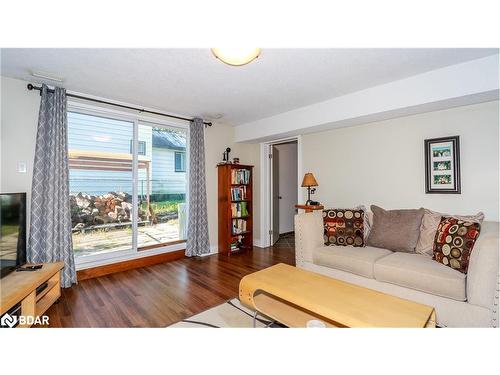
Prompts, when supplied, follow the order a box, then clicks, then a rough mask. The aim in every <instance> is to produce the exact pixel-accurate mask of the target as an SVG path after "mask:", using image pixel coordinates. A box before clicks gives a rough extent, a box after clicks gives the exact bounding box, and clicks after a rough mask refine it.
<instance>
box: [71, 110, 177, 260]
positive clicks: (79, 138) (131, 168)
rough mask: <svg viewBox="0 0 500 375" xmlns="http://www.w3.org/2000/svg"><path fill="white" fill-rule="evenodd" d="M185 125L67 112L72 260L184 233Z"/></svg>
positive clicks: (115, 254) (114, 254)
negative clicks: (73, 256)
mask: <svg viewBox="0 0 500 375" xmlns="http://www.w3.org/2000/svg"><path fill="white" fill-rule="evenodd" d="M186 142H187V133H186V129H183V128H176V127H169V126H165V125H160V124H157V123H149V122H139V120H138V119H133V118H130V119H127V118H126V117H118V116H109V117H108V116H101V115H97V114H94V113H86V112H77V111H74V112H68V146H69V147H68V148H69V150H68V153H69V168H70V196H69V199H70V205H71V220H72V228H73V229H72V230H73V249H74V253H75V257H76V259H77V264H78V263H79V262H80V263H81V262H85V261H86V260H89V259H92V260H99V259H106V258H117V259H119V258H120V256H121V255H123V256H124V257H127V256H128V257H130V255H133V254H134V253H137V251H141V250H151V249H158V248H164V247H165V248H166V247H168V246H169V245H172V244H176V243H179V242H182V241H184V240H185V239H186V186H187V184H186V174H187V171H186V165H187V163H186Z"/></svg>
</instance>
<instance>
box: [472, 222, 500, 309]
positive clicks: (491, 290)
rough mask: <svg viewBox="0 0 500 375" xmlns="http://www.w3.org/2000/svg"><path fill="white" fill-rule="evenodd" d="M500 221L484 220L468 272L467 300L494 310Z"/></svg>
mask: <svg viewBox="0 0 500 375" xmlns="http://www.w3.org/2000/svg"><path fill="white" fill-rule="evenodd" d="M498 227H499V223H498V222H483V224H482V226H481V234H480V235H479V238H478V240H477V242H476V244H475V245H474V248H473V249H472V253H471V257H470V260H469V269H468V272H467V300H468V302H469V303H471V304H473V305H478V306H483V307H486V308H488V309H491V310H494V304H495V298H496V293H497V289H498V277H499V275H498V273H499V271H498V269H499V265H498V262H499V255H498V253H499V241H500V238H499V230H498V229H499V228H498Z"/></svg>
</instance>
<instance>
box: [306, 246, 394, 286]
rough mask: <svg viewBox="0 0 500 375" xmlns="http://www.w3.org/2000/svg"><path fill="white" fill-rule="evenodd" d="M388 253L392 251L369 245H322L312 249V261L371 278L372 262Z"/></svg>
mask: <svg viewBox="0 0 500 375" xmlns="http://www.w3.org/2000/svg"><path fill="white" fill-rule="evenodd" d="M389 254H392V251H389V250H386V249H379V248H377V247H369V246H366V247H357V248H353V247H347V246H324V247H320V248H317V249H315V250H313V262H314V263H315V264H317V265H319V266H325V267H330V268H336V269H339V270H342V271H347V272H351V273H355V274H356V275H360V276H364V277H369V278H371V279H373V264H374V263H375V261H376V260H377V259H380V258H382V257H384V256H387V255H389Z"/></svg>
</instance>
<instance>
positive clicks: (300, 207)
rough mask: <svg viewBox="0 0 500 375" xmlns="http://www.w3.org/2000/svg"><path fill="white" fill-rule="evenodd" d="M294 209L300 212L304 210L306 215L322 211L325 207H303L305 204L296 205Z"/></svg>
mask: <svg viewBox="0 0 500 375" xmlns="http://www.w3.org/2000/svg"><path fill="white" fill-rule="evenodd" d="M295 208H299V209H301V210H305V211H306V213H309V212H313V211H316V210H322V209H324V208H325V207H323V205H321V204H319V205H315V206H313V205H305V204H296V205H295Z"/></svg>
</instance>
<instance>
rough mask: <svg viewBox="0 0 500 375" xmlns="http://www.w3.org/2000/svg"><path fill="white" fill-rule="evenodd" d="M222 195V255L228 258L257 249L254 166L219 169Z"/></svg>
mask: <svg viewBox="0 0 500 375" xmlns="http://www.w3.org/2000/svg"><path fill="white" fill-rule="evenodd" d="M217 172H218V196H219V209H218V211H219V242H218V243H219V253H225V254H228V255H231V254H234V253H238V252H241V251H244V250H252V248H253V207H252V203H253V196H252V178H253V176H252V174H253V166H252V165H242V164H222V165H218V166H217Z"/></svg>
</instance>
